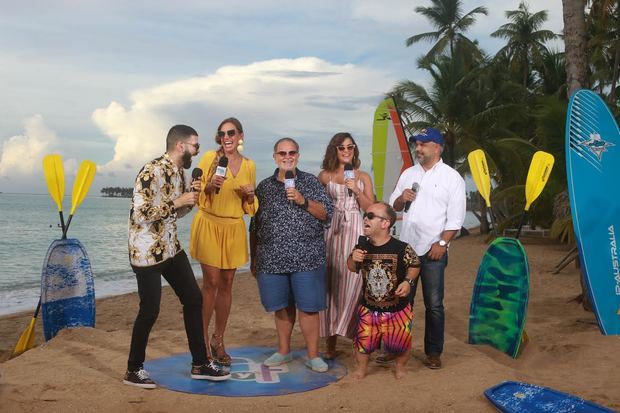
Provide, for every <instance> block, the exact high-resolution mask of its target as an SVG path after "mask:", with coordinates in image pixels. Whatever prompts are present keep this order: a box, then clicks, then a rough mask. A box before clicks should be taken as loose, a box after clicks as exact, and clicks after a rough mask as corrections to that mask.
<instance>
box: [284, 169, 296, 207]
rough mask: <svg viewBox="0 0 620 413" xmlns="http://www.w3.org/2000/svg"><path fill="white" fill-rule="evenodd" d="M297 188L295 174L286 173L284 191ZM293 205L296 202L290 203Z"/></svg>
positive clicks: (291, 172)
mask: <svg viewBox="0 0 620 413" xmlns="http://www.w3.org/2000/svg"><path fill="white" fill-rule="evenodd" d="M288 188H295V174H294V173H293V171H286V172H284V189H288ZM290 202H291V203H293V202H294V201H293V200H292V199H291V201H290Z"/></svg>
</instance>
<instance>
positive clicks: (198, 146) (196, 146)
mask: <svg viewBox="0 0 620 413" xmlns="http://www.w3.org/2000/svg"><path fill="white" fill-rule="evenodd" d="M183 143H186V144H188V145H192V146H193V147H194V149H195V150H196V152H198V150H199V149H200V144H199V143H191V142H183Z"/></svg>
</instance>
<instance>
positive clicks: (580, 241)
mask: <svg viewBox="0 0 620 413" xmlns="http://www.w3.org/2000/svg"><path fill="white" fill-rule="evenodd" d="M566 174H567V178H568V193H569V197H570V206H571V213H572V218H573V229H574V230H575V236H576V239H577V247H578V249H579V257H580V259H581V269H582V271H583V272H584V279H585V283H586V286H587V289H588V293H589V294H590V298H591V301H592V306H593V310H594V314H595V315H596V319H597V321H598V325H599V328H600V330H601V332H602V333H603V334H605V335H617V334H620V264H619V263H620V260H619V259H618V252H619V251H618V244H617V242H618V241H619V240H620V196H618V193H617V192H618V191H617V188H618V177H620V133H619V131H618V125H617V124H616V121H615V120H614V118H613V116H612V114H611V112H610V111H609V109H608V108H607V105H606V104H605V102H603V100H602V99H601V98H600V97H599V96H598V95H597V94H595V93H594V92H592V91H590V90H584V89H582V90H579V91H577V92H576V93H575V94H574V95H573V96H572V98H571V100H570V102H569V106H568V114H567V118H566Z"/></svg>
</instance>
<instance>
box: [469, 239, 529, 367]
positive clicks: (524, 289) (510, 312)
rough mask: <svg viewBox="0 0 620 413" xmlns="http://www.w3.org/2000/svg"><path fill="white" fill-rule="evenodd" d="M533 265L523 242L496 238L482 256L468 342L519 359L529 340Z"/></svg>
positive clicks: (470, 312)
mask: <svg viewBox="0 0 620 413" xmlns="http://www.w3.org/2000/svg"><path fill="white" fill-rule="evenodd" d="M529 285H530V268H529V264H528V260H527V254H526V253H525V250H524V249H523V245H521V242H520V241H519V240H517V239H515V238H506V237H499V238H497V239H495V240H494V241H493V242H492V243H491V244H490V245H489V248H488V249H487V251H486V253H485V254H484V256H483V257H482V262H481V263H480V268H479V269H478V275H477V276H476V282H475V284H474V292H473V294H472V298H471V306H470V310H469V343H470V344H489V345H491V346H493V347H495V348H496V349H498V350H500V351H503V352H504V353H506V354H508V355H509V356H510V357H512V358H517V356H518V355H519V350H520V348H521V347H522V343H523V342H525V341H526V335H525V331H524V328H525V317H526V315H527V303H528V296H529Z"/></svg>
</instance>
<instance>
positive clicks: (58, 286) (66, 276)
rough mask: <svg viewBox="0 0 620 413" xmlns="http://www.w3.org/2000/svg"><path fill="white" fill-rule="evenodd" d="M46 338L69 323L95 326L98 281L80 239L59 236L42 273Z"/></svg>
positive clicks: (70, 325) (50, 337) (75, 325)
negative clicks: (94, 277) (59, 238)
mask: <svg viewBox="0 0 620 413" xmlns="http://www.w3.org/2000/svg"><path fill="white" fill-rule="evenodd" d="M41 313H42V316H43V317H42V318H43V333H44V334H45V340H46V341H47V340H50V339H52V338H53V337H54V336H55V335H56V334H57V333H58V331H60V330H62V329H63V328H65V327H94V326H95V285H94V281H93V272H92V269H91V267H90V260H89V259H88V255H86V250H85V249H84V247H83V246H82V244H81V243H80V241H78V240H77V239H61V240H55V241H54V242H52V245H50V247H49V249H48V250H47V255H46V256H45V261H44V263H43V272H42V273H41Z"/></svg>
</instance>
